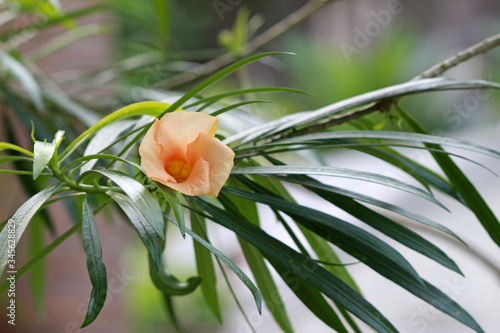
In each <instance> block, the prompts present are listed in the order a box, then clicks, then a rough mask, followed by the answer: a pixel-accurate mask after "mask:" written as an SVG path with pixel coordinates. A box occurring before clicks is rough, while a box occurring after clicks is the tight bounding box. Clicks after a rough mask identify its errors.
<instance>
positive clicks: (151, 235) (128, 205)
mask: <svg viewBox="0 0 500 333" xmlns="http://www.w3.org/2000/svg"><path fill="white" fill-rule="evenodd" d="M106 194H107V195H108V196H109V197H111V198H112V199H113V200H114V201H115V202H116V203H117V204H118V205H119V206H120V208H121V209H122V210H123V212H124V213H125V214H126V215H127V217H128V218H129V221H130V222H131V223H132V225H133V226H134V228H135V230H137V233H138V234H139V236H140V237H141V240H142V242H143V243H144V246H146V248H147V249H148V251H149V255H150V256H151V258H152V259H153V262H154V263H155V265H156V268H157V269H158V270H160V266H161V254H162V245H161V239H160V237H159V236H158V234H157V233H156V232H155V230H154V229H153V227H152V226H151V224H150V223H149V222H148V221H147V220H146V218H145V217H144V215H143V214H142V213H141V211H140V210H139V208H137V206H136V205H135V203H134V202H133V201H132V199H130V198H129V197H128V196H126V195H124V194H121V193H118V192H112V191H108V192H106Z"/></svg>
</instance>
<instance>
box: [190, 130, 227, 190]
mask: <svg viewBox="0 0 500 333" xmlns="http://www.w3.org/2000/svg"><path fill="white" fill-rule="evenodd" d="M187 154H188V160H189V161H190V162H191V163H193V162H194V161H197V160H198V159H200V158H201V159H202V160H204V161H206V162H207V163H208V165H209V182H210V190H209V191H208V192H206V193H205V194H207V195H209V196H212V197H216V196H217V195H218V194H219V192H220V190H221V188H222V186H223V185H224V183H225V182H226V180H227V178H228V177H229V174H230V173H231V169H232V168H233V159H234V152H233V150H232V149H231V148H229V147H228V146H226V145H225V144H224V143H222V142H221V141H220V140H219V139H216V138H213V137H211V136H209V135H206V134H204V133H200V134H199V135H198V138H197V139H196V140H195V141H193V142H192V143H190V144H189V145H188V147H187ZM194 171H195V170H194V169H193V171H192V172H191V174H194ZM188 180H189V178H188Z"/></svg>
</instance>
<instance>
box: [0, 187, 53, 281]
mask: <svg viewBox="0 0 500 333" xmlns="http://www.w3.org/2000/svg"><path fill="white" fill-rule="evenodd" d="M61 186H62V185H61V184H56V185H53V186H51V187H49V188H46V189H45V190H43V191H40V192H39V193H37V194H35V195H34V196H32V197H31V198H30V199H28V201H26V202H25V203H24V204H23V205H22V206H21V207H19V209H18V210H17V211H16V213H15V214H14V215H13V216H12V218H11V220H12V221H14V222H13V223H14V224H13V225H14V227H13V228H14V229H13V230H15V236H16V237H15V239H13V242H10V241H9V239H10V240H12V239H11V238H10V237H9V235H10V233H9V227H5V228H3V230H2V231H1V232H0V276H2V274H3V272H4V270H5V267H6V266H7V261H8V251H9V248H10V249H12V247H11V246H14V247H15V246H17V243H18V242H19V239H20V238H21V236H22V235H23V233H24V230H26V227H27V226H28V223H29V222H30V221H31V218H32V217H33V215H35V213H36V212H37V210H38V209H39V208H40V207H41V206H42V205H43V204H44V202H45V201H47V200H48V199H49V198H50V197H51V196H52V194H54V192H56V191H57V190H59V189H60V188H61ZM10 230H12V229H10Z"/></svg>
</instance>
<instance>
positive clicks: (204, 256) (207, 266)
mask: <svg viewBox="0 0 500 333" xmlns="http://www.w3.org/2000/svg"><path fill="white" fill-rule="evenodd" d="M190 217H191V227H192V228H193V232H194V233H196V234H197V235H198V236H200V237H201V238H203V239H204V240H205V241H207V242H208V239H207V236H206V232H205V230H206V225H205V219H204V218H203V217H201V216H200V215H198V214H195V213H193V212H191V214H190ZM193 245H194V253H195V256H196V268H197V269H198V275H199V276H201V278H202V279H203V281H202V283H201V291H202V293H203V298H204V299H205V302H206V303H207V305H208V307H209V308H210V310H211V311H212V313H213V314H214V315H215V317H216V318H217V320H218V321H219V323H222V316H221V312H220V306H219V295H218V293H217V277H216V275H215V269H214V263H213V261H212V254H211V252H210V251H209V250H208V249H207V248H206V247H204V246H203V245H201V244H200V243H199V242H193Z"/></svg>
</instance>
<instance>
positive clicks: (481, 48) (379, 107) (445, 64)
mask: <svg viewBox="0 0 500 333" xmlns="http://www.w3.org/2000/svg"><path fill="white" fill-rule="evenodd" d="M499 46H500V34H497V35H494V36H492V37H489V38H487V39H485V40H483V41H482V42H480V43H477V44H475V45H473V46H471V47H469V48H467V49H465V50H462V51H460V52H458V53H456V54H454V55H453V56H451V57H449V58H447V59H445V60H443V61H442V62H440V63H439V64H436V65H434V66H432V67H430V68H429V69H427V70H426V71H424V72H422V73H421V74H419V75H417V76H415V77H414V78H413V79H411V80H410V81H416V80H421V79H428V78H433V77H436V76H438V75H441V74H443V73H444V72H446V71H447V70H449V69H450V68H452V67H455V66H457V65H459V64H461V63H462V62H465V61H467V60H469V59H471V58H473V57H475V56H477V55H479V54H482V53H486V52H488V51H490V50H492V49H494V48H496V47H499ZM397 101H398V98H393V99H390V100H385V101H380V102H374V103H371V104H369V105H367V106H365V107H363V108H359V109H356V110H353V111H350V112H346V113H344V114H342V115H338V116H334V117H332V118H330V119H327V120H324V121H322V122H318V123H316V124H313V125H310V126H307V127H304V128H302V129H300V130H296V131H293V132H289V133H284V134H282V135H280V136H277V137H275V138H274V139H273V140H272V141H275V140H280V139H284V138H289V137H294V136H298V135H304V134H308V133H316V132H319V131H322V130H326V129H327V128H330V127H332V126H336V125H340V124H343V123H346V122H349V121H352V120H355V119H358V118H361V117H364V116H366V115H368V114H370V113H372V112H377V111H380V112H385V111H387V110H389V108H390V107H391V106H392V105H393V104H394V103H396V102H397Z"/></svg>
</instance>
